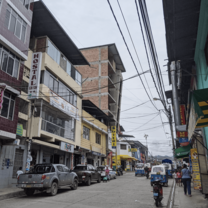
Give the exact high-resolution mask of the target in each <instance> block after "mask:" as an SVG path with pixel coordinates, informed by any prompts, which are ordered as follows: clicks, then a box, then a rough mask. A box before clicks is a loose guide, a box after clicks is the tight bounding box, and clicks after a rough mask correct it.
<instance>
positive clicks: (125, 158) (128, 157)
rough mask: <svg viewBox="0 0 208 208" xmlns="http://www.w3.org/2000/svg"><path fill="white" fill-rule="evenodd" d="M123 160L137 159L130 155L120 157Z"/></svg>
mask: <svg viewBox="0 0 208 208" xmlns="http://www.w3.org/2000/svg"><path fill="white" fill-rule="evenodd" d="M119 156H120V158H121V159H124V160H127V159H131V160H137V159H136V158H135V157H131V156H129V155H119Z"/></svg>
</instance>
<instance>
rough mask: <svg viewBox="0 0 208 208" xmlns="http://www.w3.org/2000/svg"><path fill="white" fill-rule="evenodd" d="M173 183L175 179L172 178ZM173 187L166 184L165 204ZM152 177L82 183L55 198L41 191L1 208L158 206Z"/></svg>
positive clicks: (130, 176) (3, 203) (9, 201)
mask: <svg viewBox="0 0 208 208" xmlns="http://www.w3.org/2000/svg"><path fill="white" fill-rule="evenodd" d="M169 184H172V180H169ZM170 189H171V186H170V185H169V187H164V188H163V192H164V199H163V201H162V204H161V206H165V205H166V204H167V200H168V196H169V194H170ZM151 191H152V187H151V186H150V179H146V177H141V176H138V177H135V175H134V173H132V172H131V173H125V174H124V175H123V176H120V177H119V176H118V177H117V179H113V180H111V181H110V182H107V183H105V182H101V183H99V184H98V183H92V184H91V186H85V185H80V186H79V187H78V189H77V190H75V191H73V190H70V189H62V190H60V191H59V192H58V194H57V195H56V196H54V197H51V196H48V195H47V194H43V193H38V194H35V195H34V196H32V197H27V196H23V197H18V198H12V199H7V200H3V201H0V207H1V208H28V207H29V208H57V207H59V208H67V207H70V208H89V207H96V208H112V207H121V208H126V207H128V208H138V207H140V208H151V207H155V204H154V199H153V193H152V192H151Z"/></svg>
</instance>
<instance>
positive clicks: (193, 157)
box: [191, 148, 198, 162]
mask: <svg viewBox="0 0 208 208" xmlns="http://www.w3.org/2000/svg"><path fill="white" fill-rule="evenodd" d="M191 160H197V162H198V154H197V149H196V148H195V149H191Z"/></svg>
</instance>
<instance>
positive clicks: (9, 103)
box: [1, 91, 15, 120]
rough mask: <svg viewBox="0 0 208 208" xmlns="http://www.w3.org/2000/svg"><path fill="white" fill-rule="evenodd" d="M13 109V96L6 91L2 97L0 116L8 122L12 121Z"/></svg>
mask: <svg viewBox="0 0 208 208" xmlns="http://www.w3.org/2000/svg"><path fill="white" fill-rule="evenodd" d="M14 108H15V96H14V95H12V94H11V93H9V92H8V91H5V92H4V96H3V108H2V110H1V116H2V117H4V118H7V119H9V120H13V114H14Z"/></svg>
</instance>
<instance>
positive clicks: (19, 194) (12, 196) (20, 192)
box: [0, 191, 25, 201]
mask: <svg viewBox="0 0 208 208" xmlns="http://www.w3.org/2000/svg"><path fill="white" fill-rule="evenodd" d="M19 196H25V192H24V191H16V192H12V193H8V194H4V195H1V196H0V201H1V200H4V199H10V198H14V197H19Z"/></svg>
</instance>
